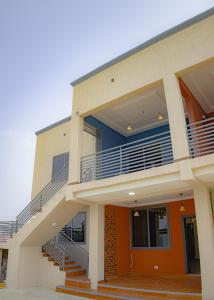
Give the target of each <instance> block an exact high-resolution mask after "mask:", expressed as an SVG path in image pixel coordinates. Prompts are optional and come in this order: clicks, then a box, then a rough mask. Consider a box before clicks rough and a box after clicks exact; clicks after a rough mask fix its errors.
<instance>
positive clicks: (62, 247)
mask: <svg viewBox="0 0 214 300" xmlns="http://www.w3.org/2000/svg"><path fill="white" fill-rule="evenodd" d="M43 249H44V251H45V252H46V253H48V254H49V255H50V256H51V257H52V258H53V259H54V260H55V262H57V263H58V265H59V266H60V267H61V268H62V269H63V268H64V266H65V265H64V261H65V257H66V256H68V257H69V258H70V259H72V260H73V261H76V262H77V263H79V264H80V265H81V267H83V268H84V269H86V270H87V269H88V252H87V251H86V250H85V249H83V248H82V247H81V246H80V245H78V244H77V243H76V242H74V241H73V240H72V239H71V238H70V237H69V236H68V235H66V234H65V233H64V232H63V229H62V230H61V231H60V232H59V233H58V234H57V235H56V236H55V237H54V238H53V239H51V240H50V241H48V242H47V243H46V244H45V245H44V246H43Z"/></svg>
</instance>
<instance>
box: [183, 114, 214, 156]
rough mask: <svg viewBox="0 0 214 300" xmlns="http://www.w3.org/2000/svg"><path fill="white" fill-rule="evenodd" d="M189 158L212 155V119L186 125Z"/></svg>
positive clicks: (213, 122)
mask: <svg viewBox="0 0 214 300" xmlns="http://www.w3.org/2000/svg"><path fill="white" fill-rule="evenodd" d="M187 136H188V142H189V150H190V157H191V158H194V157H197V156H203V155H208V154H211V153H214V117H212V118H207V119H204V120H202V121H198V122H195V123H191V124H189V125H187Z"/></svg>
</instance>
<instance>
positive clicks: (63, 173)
mask: <svg viewBox="0 0 214 300" xmlns="http://www.w3.org/2000/svg"><path fill="white" fill-rule="evenodd" d="M68 170H69V165H68V164H66V165H65V166H64V167H63V168H62V169H61V170H60V171H59V173H58V174H57V175H56V176H55V177H54V178H52V180H51V181H50V182H49V183H48V184H47V185H46V186H45V187H44V188H43V189H42V190H41V192H40V193H39V194H38V195H37V196H36V197H35V198H34V199H33V200H32V201H31V202H29V204H28V205H27V206H26V207H25V208H24V209H23V210H22V211H21V212H20V214H19V215H18V216H17V217H16V221H11V222H6V223H7V224H5V222H0V242H2V241H3V242H6V241H7V240H8V238H10V237H12V236H11V234H10V233H12V235H13V234H14V233H16V232H18V230H19V229H20V228H22V227H23V226H24V225H25V224H26V223H28V222H29V221H30V219H31V218H33V217H35V215H36V213H38V212H41V211H42V208H43V206H44V205H45V204H46V203H47V202H48V201H49V200H50V199H51V198H52V197H53V196H54V194H56V192H57V191H59V189H60V188H61V187H62V186H64V185H65V183H66V182H67V181H68ZM6 231H7V234H6ZM4 232H5V234H3V233H4Z"/></svg>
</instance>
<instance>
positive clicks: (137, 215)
mask: <svg viewBox="0 0 214 300" xmlns="http://www.w3.org/2000/svg"><path fill="white" fill-rule="evenodd" d="M137 202H138V201H137V200H135V201H134V203H135V204H137ZM139 216H140V214H139V211H138V210H135V211H134V217H139Z"/></svg>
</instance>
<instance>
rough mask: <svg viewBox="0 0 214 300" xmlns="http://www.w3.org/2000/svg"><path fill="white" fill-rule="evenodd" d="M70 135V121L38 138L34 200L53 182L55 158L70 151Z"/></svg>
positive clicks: (33, 190)
mask: <svg viewBox="0 0 214 300" xmlns="http://www.w3.org/2000/svg"><path fill="white" fill-rule="evenodd" d="M64 134H65V135H64ZM69 134H70V122H69V121H68V122H65V123H63V124H61V125H59V126H56V127H54V128H52V129H50V130H48V131H46V132H44V133H41V134H39V135H38V136H37V142H36V152H35V162H34V173H33V184H32V198H33V197H35V196H36V195H37V194H38V193H39V192H40V191H41V190H42V188H43V187H44V186H45V185H46V184H47V183H48V182H49V181H50V180H51V175H52V160H53V156H55V155H58V154H62V153H64V152H68V151H69Z"/></svg>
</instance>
